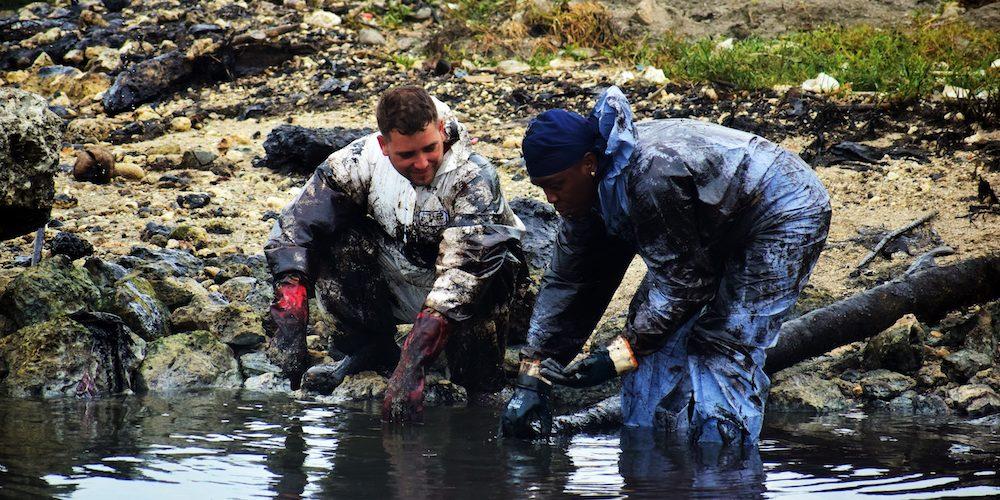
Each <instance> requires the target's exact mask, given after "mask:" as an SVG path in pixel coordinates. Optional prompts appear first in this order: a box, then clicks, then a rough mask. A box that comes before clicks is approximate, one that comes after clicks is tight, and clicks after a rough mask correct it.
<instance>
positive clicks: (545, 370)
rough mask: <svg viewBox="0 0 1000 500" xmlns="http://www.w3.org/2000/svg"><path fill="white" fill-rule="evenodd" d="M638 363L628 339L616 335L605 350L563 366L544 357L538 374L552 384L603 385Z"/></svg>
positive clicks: (570, 385) (575, 385) (632, 368)
mask: <svg viewBox="0 0 1000 500" xmlns="http://www.w3.org/2000/svg"><path fill="white" fill-rule="evenodd" d="M638 366H639V363H638V362H637V361H636V359H635V355H633V354H632V348H631V346H629V343H628V341H627V340H625V339H624V338H623V337H620V336H619V337H616V338H615V340H614V341H612V342H611V344H609V345H608V348H607V349H598V350H596V351H594V352H592V353H591V354H590V356H587V357H586V358H583V359H582V360H580V361H577V362H576V363H570V364H569V365H568V366H565V367H564V366H562V365H561V364H560V363H559V362H558V361H556V360H554V359H552V358H549V359H546V360H545V361H542V365H541V370H540V373H541V376H542V377H544V378H545V379H547V380H550V381H552V383H553V384H559V385H565V386H567V387H576V388H582V387H593V386H595V385H600V384H603V383H604V382H607V381H608V380H611V379H613V378H615V377H617V376H619V375H621V374H623V373H627V372H630V371H632V370H634V369H636V367H638Z"/></svg>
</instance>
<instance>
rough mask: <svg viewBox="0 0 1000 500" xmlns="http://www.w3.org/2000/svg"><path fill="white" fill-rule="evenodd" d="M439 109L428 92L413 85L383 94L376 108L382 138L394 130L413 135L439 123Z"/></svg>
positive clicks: (387, 136)
mask: <svg viewBox="0 0 1000 500" xmlns="http://www.w3.org/2000/svg"><path fill="white" fill-rule="evenodd" d="M437 118H438V116H437V107H436V106H435V105H434V101H433V100H432V99H431V95H430V94H428V93H427V91H426V90H424V89H422V88H420V87H416V86H413V85H407V86H403V87H396V88H394V89H391V90H389V91H388V92H386V93H384V94H382V98H380V99H379V100H378V106H376V107H375V119H376V120H377V121H378V130H379V132H381V133H382V136H383V137H385V138H386V140H388V139H389V132H392V131H393V130H395V131H397V132H399V133H400V134H403V135H413V134H416V133H417V132H420V131H421V130H423V129H424V128H426V127H427V124H429V123H431V122H436V121H437Z"/></svg>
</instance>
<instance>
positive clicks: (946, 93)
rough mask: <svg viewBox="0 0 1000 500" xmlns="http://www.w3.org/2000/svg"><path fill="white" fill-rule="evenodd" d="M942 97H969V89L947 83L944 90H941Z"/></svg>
mask: <svg viewBox="0 0 1000 500" xmlns="http://www.w3.org/2000/svg"><path fill="white" fill-rule="evenodd" d="M941 97H944V98H945V99H968V98H969V89H963V88H962V87H955V86H952V85H945V86H944V90H942V91H941Z"/></svg>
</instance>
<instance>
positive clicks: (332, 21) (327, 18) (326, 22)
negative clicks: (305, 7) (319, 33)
mask: <svg viewBox="0 0 1000 500" xmlns="http://www.w3.org/2000/svg"><path fill="white" fill-rule="evenodd" d="M303 21H304V22H305V23H306V24H308V25H310V26H315V27H317V28H323V29H330V28H333V27H334V26H340V23H341V22H342V20H341V19H340V16H338V15H337V14H334V13H333V12H327V11H325V10H316V11H313V13H312V14H309V15H308V16H306V18H305V19H304V20H303Z"/></svg>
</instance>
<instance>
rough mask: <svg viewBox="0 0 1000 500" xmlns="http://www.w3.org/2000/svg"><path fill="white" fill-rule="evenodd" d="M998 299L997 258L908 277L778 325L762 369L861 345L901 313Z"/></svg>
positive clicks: (927, 314)
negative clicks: (848, 345) (776, 342)
mask: <svg viewBox="0 0 1000 500" xmlns="http://www.w3.org/2000/svg"><path fill="white" fill-rule="evenodd" d="M998 296H1000V256H998V255H992V256H986V257H977V258H974V259H968V260H964V261H961V262H957V263H955V264H952V265H949V266H941V267H931V268H928V269H923V270H920V271H916V272H914V273H912V274H907V275H904V276H901V277H900V278H897V279H895V280H892V281H889V282H888V283H884V284H882V285H879V286H877V287H875V288H872V289H871V290H867V291H865V292H861V293H859V294H857V295H854V296H851V297H848V298H846V299H844V300H841V301H839V302H835V303H833V304H830V305H829V306H826V307H823V308H820V309H816V310H815V311H811V312H809V313H806V314H804V315H802V316H801V317H799V318H796V319H794V320H792V321H789V322H787V323H785V324H784V325H781V336H780V337H779V338H778V344H777V345H775V346H774V347H772V348H770V349H768V350H767V364H766V365H765V367H764V370H765V371H766V372H768V373H774V372H777V371H779V370H782V369H784V368H788V367H789V366H792V365H794V364H795V363H798V362H800V361H804V360H806V359H809V358H811V357H814V356H819V355H820V354H823V353H825V352H827V351H829V350H831V349H833V348H836V347H839V346H842V345H845V344H850V343H851V342H857V341H859V340H864V339H866V338H868V337H871V336H872V335H875V334H876V333H879V332H881V331H882V330H885V329H886V328H888V327H889V326H891V325H892V324H893V323H894V322H895V321H896V320H897V319H899V318H900V317H902V316H903V315H905V314H909V313H913V314H915V315H916V316H917V317H918V318H920V319H921V320H924V321H934V320H937V319H940V318H941V317H943V316H944V315H945V314H947V313H948V312H949V311H953V310H955V309H958V308H960V307H965V306H969V305H972V304H977V303H981V302H986V301H989V300H992V299H995V298H997V297H998Z"/></svg>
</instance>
